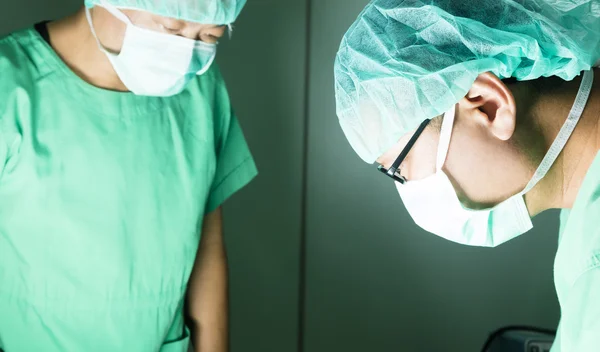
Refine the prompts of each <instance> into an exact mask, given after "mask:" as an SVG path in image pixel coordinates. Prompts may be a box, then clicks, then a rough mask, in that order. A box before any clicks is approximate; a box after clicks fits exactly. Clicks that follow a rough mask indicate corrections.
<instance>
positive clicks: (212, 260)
mask: <svg viewBox="0 0 600 352" xmlns="http://www.w3.org/2000/svg"><path fill="white" fill-rule="evenodd" d="M187 301H188V302H187V303H188V304H187V314H188V317H189V321H190V331H191V335H192V344H193V345H194V350H195V351H196V352H226V351H228V319H227V315H228V314H227V313H228V309H227V256H226V253H225V244H224V241H223V227H222V213H221V208H218V209H217V210H215V211H213V212H212V213H210V214H208V215H206V217H205V218H204V224H203V226H202V238H201V240H200V246H199V248H198V253H197V255H196V262H195V263H194V269H193V270H192V274H191V277H190V281H189V285H188V292H187Z"/></svg>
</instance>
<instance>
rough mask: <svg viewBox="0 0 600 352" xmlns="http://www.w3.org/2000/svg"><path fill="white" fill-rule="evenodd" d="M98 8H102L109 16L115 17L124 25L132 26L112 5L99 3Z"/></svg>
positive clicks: (103, 2)
mask: <svg viewBox="0 0 600 352" xmlns="http://www.w3.org/2000/svg"><path fill="white" fill-rule="evenodd" d="M100 6H101V7H104V8H105V9H106V11H108V12H110V14H111V15H113V16H115V17H116V18H117V19H119V20H121V21H122V22H125V24H127V25H131V26H133V23H132V22H131V20H130V19H129V17H127V16H126V15H125V14H124V13H123V12H121V10H119V9H118V8H116V7H114V6H113V5H111V4H109V3H107V2H106V1H104V0H102V1H100Z"/></svg>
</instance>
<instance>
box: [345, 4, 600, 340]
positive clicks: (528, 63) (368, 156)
mask: <svg viewBox="0 0 600 352" xmlns="http://www.w3.org/2000/svg"><path fill="white" fill-rule="evenodd" d="M569 5H571V4H569ZM597 5H598V3H597V2H596V1H580V2H578V5H577V6H567V4H566V3H563V2H558V1H551V0H546V1H538V0H520V1H512V0H493V1H492V0H490V1H480V2H477V4H476V5H475V4H474V2H472V1H466V0H458V1H446V0H433V1H426V2H424V1H419V0H414V1H401V0H373V1H371V2H370V3H369V4H368V5H367V7H366V8H365V9H364V10H363V12H362V13H361V14H360V15H359V18H358V19H357V21H356V22H355V23H354V24H353V25H352V26H351V27H350V29H349V30H348V31H347V33H346V34H345V36H344V38H343V39H342V43H341V46H340V49H339V52H338V55H337V58H336V62H335V87H336V100H337V114H338V117H339V120H340V125H341V127H342V129H343V131H344V133H345V135H346V137H347V139H348V141H349V142H350V144H351V146H352V147H353V149H354V150H355V151H356V153H357V154H358V155H359V156H360V157H361V158H362V159H363V160H364V161H365V162H368V163H377V164H378V168H379V170H380V171H381V172H382V173H383V174H385V175H387V176H389V177H390V178H391V179H393V180H394V181H395V185H396V188H397V191H398V193H399V195H400V198H401V200H402V202H403V203H404V205H405V207H406V209H407V211H408V213H409V214H410V215H411V217H412V219H413V220H414V221H415V223H416V224H417V225H419V226H420V227H422V228H423V229H425V230H427V231H428V232H431V233H433V234H435V235H438V236H440V237H443V238H445V239H447V240H450V241H454V242H457V243H460V244H464V245H472V246H487V247H494V246H498V245H500V244H502V243H504V242H506V241H509V240H510V239H513V238H515V237H517V236H519V235H522V234H524V233H526V232H527V231H528V230H530V229H531V228H532V227H533V225H532V222H531V218H532V217H534V216H535V215H537V214H539V213H541V212H543V211H544V210H547V209H554V208H558V209H564V210H563V212H562V215H561V229H560V238H559V241H560V244H559V248H558V252H557V253H556V260H555V264H554V280H555V286H556V291H557V295H558V299H559V302H560V306H561V310H562V316H561V321H560V325H559V328H558V333H557V337H556V340H555V342H554V346H553V348H552V352H558V351H565V352H566V351H594V350H596V349H597V348H598V346H600V300H598V299H597V297H600V153H599V152H600V121H599V120H600V77H598V76H599V75H600V72H599V70H598V69H597V68H593V66H595V65H597V63H600V61H599V59H600V8H599V7H598V6H597ZM399 211H400V210H399ZM400 228H401V224H400Z"/></svg>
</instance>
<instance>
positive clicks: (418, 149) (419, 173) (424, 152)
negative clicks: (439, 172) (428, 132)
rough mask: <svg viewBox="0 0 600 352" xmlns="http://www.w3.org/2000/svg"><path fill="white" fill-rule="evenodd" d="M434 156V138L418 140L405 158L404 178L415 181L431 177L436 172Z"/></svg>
mask: <svg viewBox="0 0 600 352" xmlns="http://www.w3.org/2000/svg"><path fill="white" fill-rule="evenodd" d="M423 137H425V136H423ZM436 156H437V142H436V141H435V140H434V138H432V137H431V136H427V137H425V138H420V139H419V141H418V142H417V143H416V144H415V146H414V147H413V149H412V150H411V151H410V153H409V154H408V157H407V158H406V161H405V165H406V166H405V167H406V171H407V172H406V173H405V175H406V178H407V179H408V180H414V181H416V180H422V179H424V178H426V177H429V176H431V175H433V174H434V173H435V171H436V170H435V161H436ZM403 174H404V173H403Z"/></svg>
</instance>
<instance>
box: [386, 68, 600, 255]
mask: <svg viewBox="0 0 600 352" xmlns="http://www.w3.org/2000/svg"><path fill="white" fill-rule="evenodd" d="M592 83H593V72H592V71H586V72H585V73H584V75H583V79H582V82H581V85H580V87H579V92H578V93H577V97H576V98H575V103H574V104H573V107H572V109H571V112H570V113H569V116H568V117H567V120H566V122H565V123H564V125H563V127H562V128H561V130H560V132H559V133H558V136H557V137H556V139H555V140H554V142H553V143H552V146H551V147H550V149H549V150H548V152H547V153H546V156H545V157H544V159H543V160H542V162H541V164H540V165H539V167H538V169H537V170H536V172H535V174H534V175H533V177H532V179H531V180H530V181H529V183H528V184H527V186H526V187H525V189H523V190H522V191H521V192H519V193H517V194H516V195H514V196H512V197H510V198H509V199H507V200H505V201H504V202H502V203H500V204H498V205H496V206H495V207H493V208H490V209H485V210H472V209H467V208H465V207H463V205H462V204H461V203H460V201H459V199H458V197H457V195H456V192H455V191H454V187H453V186H452V183H451V182H450V180H449V179H448V176H447V175H446V174H445V173H444V171H443V170H442V166H443V165H444V162H445V161H446V155H447V153H448V147H449V145H450V136H451V134H452V126H453V123H454V114H455V108H456V106H453V107H452V108H451V109H450V110H449V111H448V112H447V113H445V114H444V119H443V122H442V129H441V132H440V142H439V147H438V153H437V162H436V170H437V171H436V173H435V174H434V175H431V176H429V177H427V178H425V179H423V180H417V181H409V182H407V183H405V184H400V183H399V182H397V183H396V187H397V189H398V192H399V193H400V197H401V198H402V201H403V202H404V205H405V206H406V209H407V210H408V212H409V214H410V215H411V217H412V218H413V220H414V221H415V223H417V225H419V226H420V227H422V228H423V229H425V230H427V231H429V232H431V233H433V234H436V235H438V236H440V237H443V238H445V239H448V240H450V241H453V242H457V243H461V244H466V245H472V246H486V247H495V246H498V245H500V244H502V243H504V242H506V241H508V240H511V239H513V238H515V237H517V236H519V235H521V234H523V233H525V232H527V231H529V230H530V229H531V228H532V227H533V224H532V223H531V218H530V216H529V212H528V210H527V207H526V205H525V199H524V197H523V195H524V194H525V193H527V192H529V191H530V190H531V189H532V188H533V187H534V186H535V185H536V184H537V183H538V182H539V181H540V180H541V179H542V178H543V177H544V176H545V175H546V173H547V172H548V170H550V167H551V166H552V164H553V163H554V161H555V160H556V158H557V157H558V155H559V154H560V152H561V151H562V149H563V148H564V146H565V144H566V143H567V141H568V140H569V137H570V136H571V133H572V132H573V130H574V129H575V126H577V122H578V121H579V118H580V117H581V114H582V113H583V109H584V108H585V105H586V103H587V100H588V97H589V94H590V91H591V88H592Z"/></svg>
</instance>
